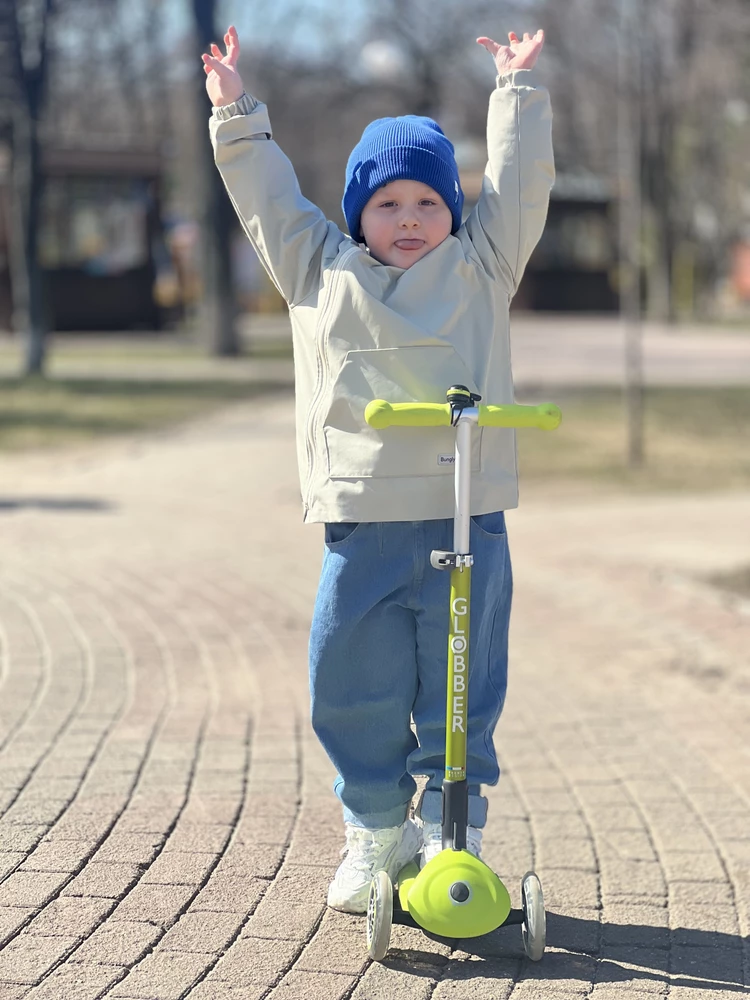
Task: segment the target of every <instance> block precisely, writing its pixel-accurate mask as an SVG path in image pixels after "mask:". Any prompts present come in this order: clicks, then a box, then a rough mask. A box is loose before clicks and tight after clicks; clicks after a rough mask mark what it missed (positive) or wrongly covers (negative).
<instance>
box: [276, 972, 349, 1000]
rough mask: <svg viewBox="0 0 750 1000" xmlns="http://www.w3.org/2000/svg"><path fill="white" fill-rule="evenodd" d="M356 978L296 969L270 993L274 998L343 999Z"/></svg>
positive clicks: (292, 999) (278, 999)
mask: <svg viewBox="0 0 750 1000" xmlns="http://www.w3.org/2000/svg"><path fill="white" fill-rule="evenodd" d="M355 982H356V980H355V979H354V978H353V977H350V976H340V975H335V974H332V973H330V972H329V973H325V972H298V971H297V970H294V971H293V972H290V973H288V974H287V975H286V976H284V978H283V979H282V980H281V982H280V983H279V985H278V986H276V988H275V989H273V990H272V991H271V993H269V998H271V997H272V998H273V1000H287V998H288V1000H297V997H305V1000H343V998H344V997H346V996H348V994H349V993H350V991H351V988H352V986H353V985H354V983H355Z"/></svg>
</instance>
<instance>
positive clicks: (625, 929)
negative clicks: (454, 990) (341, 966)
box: [384, 913, 745, 993]
mask: <svg viewBox="0 0 750 1000" xmlns="http://www.w3.org/2000/svg"><path fill="white" fill-rule="evenodd" d="M426 936H428V937H432V935H426ZM433 940H436V941H442V942H443V943H449V944H451V945H453V946H454V947H456V948H458V949H459V950H460V951H462V952H465V953H467V954H469V955H471V956H473V957H475V958H479V959H484V960H485V961H484V962H481V961H479V962H476V961H474V962H447V963H446V961H445V959H443V958H442V957H441V956H438V955H435V954H434V953H430V952H425V951H419V950H416V949H393V950H392V951H391V952H390V953H389V956H388V958H386V960H385V962H384V964H385V965H387V966H389V967H390V968H392V969H394V971H399V972H403V973H407V974H408V973H411V974H412V975H414V976H420V977H428V978H434V977H435V976H436V974H437V975H438V976H439V977H440V978H441V981H448V982H450V981H451V980H459V979H461V980H463V979H466V978H488V979H494V978H499V977H509V978H512V979H515V980H518V979H520V980H524V979H531V980H538V981H540V982H544V983H545V984H547V985H548V986H549V987H550V988H554V985H555V983H559V984H560V985H562V981H566V982H567V983H568V984H571V983H592V982H596V983H609V984H612V985H613V986H617V985H618V984H620V985H623V986H625V984H630V986H631V988H632V989H636V990H637V989H639V988H640V989H642V990H644V991H649V992H650V989H651V988H650V987H649V985H648V984H649V983H657V982H662V983H664V982H667V981H668V982H669V984H670V985H671V986H681V987H687V988H694V989H701V990H712V989H713V990H717V991H722V992H725V993H744V992H745V986H744V985H743V955H742V951H743V948H742V946H743V938H742V937H741V936H740V935H739V934H724V933H719V932H718V931H704V930H694V929H691V928H683V927H678V928H675V929H673V930H669V929H668V928H666V927H650V926H644V925H638V924H600V923H599V922H598V921H597V920H584V919H581V918H579V917H568V916H561V915H559V914H556V913H548V914H547V947H548V948H553V949H565V950H560V951H548V952H547V953H546V954H545V956H544V958H543V959H542V961H541V962H538V963H536V962H530V961H528V959H527V958H526V956H525V954H524V951H523V946H522V944H521V932H520V929H519V928H518V927H504V928H503V927H501V928H499V929H498V930H496V931H494V932H493V933H492V934H487V935H485V936H484V937H480V938H473V939H463V940H461V941H450V942H448V941H446V940H445V939H442V938H437V937H435V938H433ZM436 966H439V967H441V968H440V969H436ZM566 988H567V989H575V986H572V985H567V986H566Z"/></svg>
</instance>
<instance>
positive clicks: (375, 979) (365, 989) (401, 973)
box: [351, 958, 502, 1000]
mask: <svg viewBox="0 0 750 1000" xmlns="http://www.w3.org/2000/svg"><path fill="white" fill-rule="evenodd" d="M428 969H429V967H428V966H425V965H422V964H415V965H414V966H411V967H410V966H408V965H407V964H406V963H400V962H397V961H396V960H394V959H392V958H388V960H387V961H386V962H385V963H382V964H381V963H377V962H374V963H373V964H372V965H371V966H370V968H369V969H368V970H367V972H366V974H365V976H364V978H363V979H362V980H361V981H360V982H359V983H358V984H357V986H356V987H355V989H354V992H353V993H352V995H351V1000H430V998H431V997H432V995H433V990H434V988H435V985H436V984H437V980H438V978H439V975H436V976H435V978H430V977H429V972H428ZM415 973H416V974H415ZM501 997H502V993H498V1000H500V998H501Z"/></svg>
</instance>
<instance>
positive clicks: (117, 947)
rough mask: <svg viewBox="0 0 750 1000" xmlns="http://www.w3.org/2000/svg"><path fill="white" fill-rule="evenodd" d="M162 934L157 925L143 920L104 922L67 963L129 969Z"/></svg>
mask: <svg viewBox="0 0 750 1000" xmlns="http://www.w3.org/2000/svg"><path fill="white" fill-rule="evenodd" d="M162 934H163V929H162V927H161V925H159V924H154V923H151V922H149V921H145V920H108V921H107V922H106V923H104V924H102V925H101V926H100V927H97V929H96V930H95V931H94V932H93V933H92V934H91V935H90V936H89V937H88V938H87V939H86V940H85V941H84V942H83V944H81V946H80V947H79V948H76V950H75V951H74V952H73V953H72V955H71V956H70V958H69V959H68V961H69V962H70V963H84V964H89V965H90V964H100V965H121V966H131V965H134V964H135V963H136V962H138V961H140V959H141V958H143V957H144V955H145V954H146V952H147V951H148V950H149V949H150V948H151V946H152V945H153V944H154V943H155V942H156V941H158V940H159V938H160V937H161V936H162Z"/></svg>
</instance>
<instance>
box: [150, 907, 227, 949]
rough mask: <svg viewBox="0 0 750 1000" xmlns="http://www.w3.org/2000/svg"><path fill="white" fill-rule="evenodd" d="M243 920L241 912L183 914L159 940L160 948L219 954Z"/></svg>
mask: <svg viewBox="0 0 750 1000" xmlns="http://www.w3.org/2000/svg"><path fill="white" fill-rule="evenodd" d="M245 919H246V918H245V916H244V915H243V914H241V913H212V914H211V915H210V916H209V915H207V914H206V913H190V912H188V913H184V914H183V915H182V916H181V917H180V919H179V920H178V921H177V923H176V924H174V925H173V926H172V927H171V928H170V930H169V931H168V932H167V934H166V935H165V937H164V938H163V939H162V941H161V943H160V945H159V947H160V950H162V951H201V952H213V953H216V954H221V953H222V952H223V951H224V950H225V948H226V946H227V945H228V944H229V942H230V941H231V940H232V939H233V938H234V937H235V935H236V934H237V933H238V931H239V930H240V928H241V927H242V925H243V923H244V921H245Z"/></svg>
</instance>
